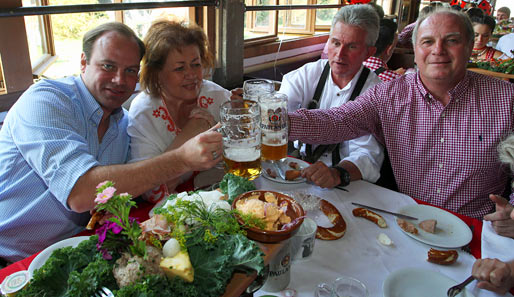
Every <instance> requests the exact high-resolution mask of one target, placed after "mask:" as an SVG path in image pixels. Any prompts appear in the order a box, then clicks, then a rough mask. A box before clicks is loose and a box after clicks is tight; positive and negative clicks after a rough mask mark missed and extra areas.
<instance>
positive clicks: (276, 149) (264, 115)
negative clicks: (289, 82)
mask: <svg viewBox="0 0 514 297" xmlns="http://www.w3.org/2000/svg"><path fill="white" fill-rule="evenodd" d="M259 106H260V108H261V130H262V131H261V133H262V146H261V158H262V160H263V161H276V160H283V159H285V158H286V157H287V134H288V127H287V95H286V94H282V93H272V94H267V95H261V96H259Z"/></svg>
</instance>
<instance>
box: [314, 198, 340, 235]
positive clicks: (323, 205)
mask: <svg viewBox="0 0 514 297" xmlns="http://www.w3.org/2000/svg"><path fill="white" fill-rule="evenodd" d="M319 208H320V209H321V211H322V212H323V213H324V214H325V215H326V216H327V218H328V220H329V221H330V222H331V223H332V224H333V225H334V226H333V227H330V228H325V227H320V226H318V230H317V231H316V238H319V239H323V240H336V239H339V238H341V237H343V236H344V233H345V232H346V222H345V221H344V219H343V216H342V215H341V213H340V212H339V210H337V208H336V207H335V206H334V205H332V203H330V202H328V201H326V200H324V199H321V200H320V202H319Z"/></svg>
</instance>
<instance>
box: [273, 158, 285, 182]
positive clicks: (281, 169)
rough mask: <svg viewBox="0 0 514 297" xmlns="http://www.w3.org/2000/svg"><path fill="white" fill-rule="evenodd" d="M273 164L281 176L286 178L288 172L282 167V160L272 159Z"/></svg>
mask: <svg viewBox="0 0 514 297" xmlns="http://www.w3.org/2000/svg"><path fill="white" fill-rule="evenodd" d="M271 164H272V165H273V168H275V170H276V171H277V173H278V175H280V177H281V178H282V179H283V180H286V172H285V171H284V169H283V168H282V162H280V161H271Z"/></svg>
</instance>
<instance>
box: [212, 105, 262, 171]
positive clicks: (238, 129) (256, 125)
mask: <svg viewBox="0 0 514 297" xmlns="http://www.w3.org/2000/svg"><path fill="white" fill-rule="evenodd" d="M220 121H221V134H222V135H223V159H224V161H225V172H226V173H232V174H234V175H237V176H241V177H245V178H248V179H250V180H253V179H255V178H257V177H259V175H260V174H261V160H260V158H261V128H260V110H259V106H258V104H257V103H255V102H249V103H248V102H246V103H245V102H243V101H242V100H231V101H227V102H225V103H223V105H222V106H221V108H220Z"/></svg>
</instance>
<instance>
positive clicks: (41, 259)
mask: <svg viewBox="0 0 514 297" xmlns="http://www.w3.org/2000/svg"><path fill="white" fill-rule="evenodd" d="M87 239H89V236H77V237H72V238H68V239H64V240H61V241H58V242H56V243H54V244H52V245H51V246H49V247H47V248H46V249H44V250H43V251H42V252H41V253H39V254H38V255H37V256H36V257H35V258H34V260H32V262H31V263H30V265H29V269H28V271H29V277H30V278H32V273H34V270H36V269H38V268H39V267H41V266H43V264H45V262H46V260H48V258H49V257H50V255H52V252H53V251H55V250H56V249H60V248H63V247H67V246H71V247H76V246H77V245H78V244H79V243H81V242H82V241H84V240H87Z"/></svg>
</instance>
